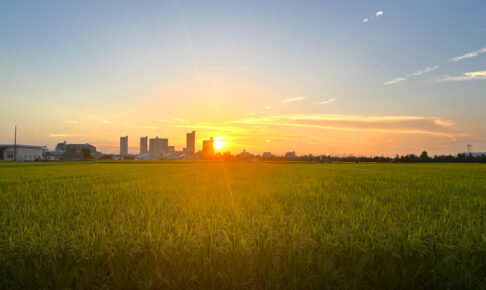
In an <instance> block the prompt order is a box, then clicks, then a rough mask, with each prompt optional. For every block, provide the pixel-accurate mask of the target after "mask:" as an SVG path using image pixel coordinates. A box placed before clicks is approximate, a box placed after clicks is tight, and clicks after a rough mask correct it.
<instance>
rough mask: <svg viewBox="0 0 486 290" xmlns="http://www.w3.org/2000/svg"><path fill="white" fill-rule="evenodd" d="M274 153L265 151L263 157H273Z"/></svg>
mask: <svg viewBox="0 0 486 290" xmlns="http://www.w3.org/2000/svg"><path fill="white" fill-rule="evenodd" d="M272 156H273V155H272V153H271V152H263V154H262V157H263V158H272Z"/></svg>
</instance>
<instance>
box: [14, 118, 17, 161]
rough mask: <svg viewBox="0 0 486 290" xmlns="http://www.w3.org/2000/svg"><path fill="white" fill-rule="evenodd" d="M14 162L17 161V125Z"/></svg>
mask: <svg viewBox="0 0 486 290" xmlns="http://www.w3.org/2000/svg"><path fill="white" fill-rule="evenodd" d="M14 161H17V125H15V137H14Z"/></svg>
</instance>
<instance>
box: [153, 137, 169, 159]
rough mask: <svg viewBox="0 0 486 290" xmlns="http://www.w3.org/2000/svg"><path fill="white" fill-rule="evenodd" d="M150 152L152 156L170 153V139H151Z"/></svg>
mask: <svg viewBox="0 0 486 290" xmlns="http://www.w3.org/2000/svg"><path fill="white" fill-rule="evenodd" d="M149 152H150V155H152V156H160V155H163V154H165V153H167V152H169V139H167V138H159V137H155V138H150V141H149Z"/></svg>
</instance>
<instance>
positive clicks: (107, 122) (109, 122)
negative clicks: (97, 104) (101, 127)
mask: <svg viewBox="0 0 486 290" xmlns="http://www.w3.org/2000/svg"><path fill="white" fill-rule="evenodd" d="M100 122H101V123H103V124H113V122H112V121H108V120H100Z"/></svg>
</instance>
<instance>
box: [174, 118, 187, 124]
mask: <svg viewBox="0 0 486 290" xmlns="http://www.w3.org/2000/svg"><path fill="white" fill-rule="evenodd" d="M171 119H172V120H174V121H177V122H180V123H191V121H189V120H186V119H182V118H171Z"/></svg>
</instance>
